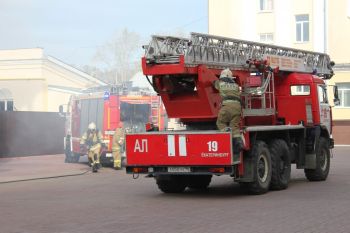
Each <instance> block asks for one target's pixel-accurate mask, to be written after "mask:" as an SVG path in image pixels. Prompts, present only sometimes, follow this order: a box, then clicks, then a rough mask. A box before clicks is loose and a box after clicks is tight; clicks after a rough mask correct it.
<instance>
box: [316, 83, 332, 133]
mask: <svg viewBox="0 0 350 233" xmlns="http://www.w3.org/2000/svg"><path fill="white" fill-rule="evenodd" d="M317 92H318V101H319V105H320V123H321V125H324V126H326V127H327V130H328V132H329V133H330V132H331V109H330V105H329V103H328V98H327V89H326V86H325V85H318V86H317Z"/></svg>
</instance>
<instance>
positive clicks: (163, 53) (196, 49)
mask: <svg viewBox="0 0 350 233" xmlns="http://www.w3.org/2000/svg"><path fill="white" fill-rule="evenodd" d="M181 55H183V56H184V58H185V65H186V66H195V65H199V64H206V65H207V66H208V67H209V68H219V69H222V68H231V69H248V65H247V64H246V61H247V60H249V59H257V60H263V59H266V57H267V56H270V57H271V56H273V57H280V58H288V59H290V61H291V62H294V61H295V62H298V64H299V66H297V67H296V66H291V67H292V68H289V69H288V67H286V68H285V67H283V66H281V65H280V70H286V71H298V72H305V73H314V72H316V73H317V74H318V75H320V76H324V77H325V78H330V77H331V76H332V75H333V70H332V66H333V64H332V62H331V61H330V57H329V56H328V55H327V54H325V53H316V52H311V51H306V50H299V49H294V48H287V47H282V46H276V45H269V44H263V43H258V42H251V41H244V40H237V39H232V38H226V37H220V36H213V35H207V34H200V33H191V39H186V38H180V37H170V36H169V37H167V36H152V41H151V42H150V44H149V46H146V54H145V57H146V59H147V60H148V61H150V62H152V63H158V64H167V63H179V62H180V56H181ZM281 68H282V69H281Z"/></svg>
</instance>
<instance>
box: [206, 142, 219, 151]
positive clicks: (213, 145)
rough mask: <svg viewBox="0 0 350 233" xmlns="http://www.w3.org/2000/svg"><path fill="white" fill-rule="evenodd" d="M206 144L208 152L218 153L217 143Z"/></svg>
mask: <svg viewBox="0 0 350 233" xmlns="http://www.w3.org/2000/svg"><path fill="white" fill-rule="evenodd" d="M207 144H208V151H214V152H215V151H218V142H217V141H209V142H207Z"/></svg>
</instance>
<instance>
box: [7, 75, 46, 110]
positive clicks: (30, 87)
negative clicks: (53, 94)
mask: <svg viewBox="0 0 350 233" xmlns="http://www.w3.org/2000/svg"><path fill="white" fill-rule="evenodd" d="M0 75H1V72H0ZM45 86H46V82H45V80H42V79H26V80H23V79H12V80H0V88H6V89H8V90H10V91H11V93H12V96H13V100H14V106H15V110H19V111H46V109H47V103H46V99H47V96H46V95H45V92H44V91H43V90H44V88H45Z"/></svg>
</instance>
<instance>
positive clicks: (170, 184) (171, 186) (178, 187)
mask: <svg viewBox="0 0 350 233" xmlns="http://www.w3.org/2000/svg"><path fill="white" fill-rule="evenodd" d="M185 178H186V177H185V176H181V175H159V176H157V177H156V178H155V179H156V181H157V185H158V188H159V189H160V190H161V191H162V192H164V193H181V192H183V191H184V190H185V188H186V186H187V183H186V179H185Z"/></svg>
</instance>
